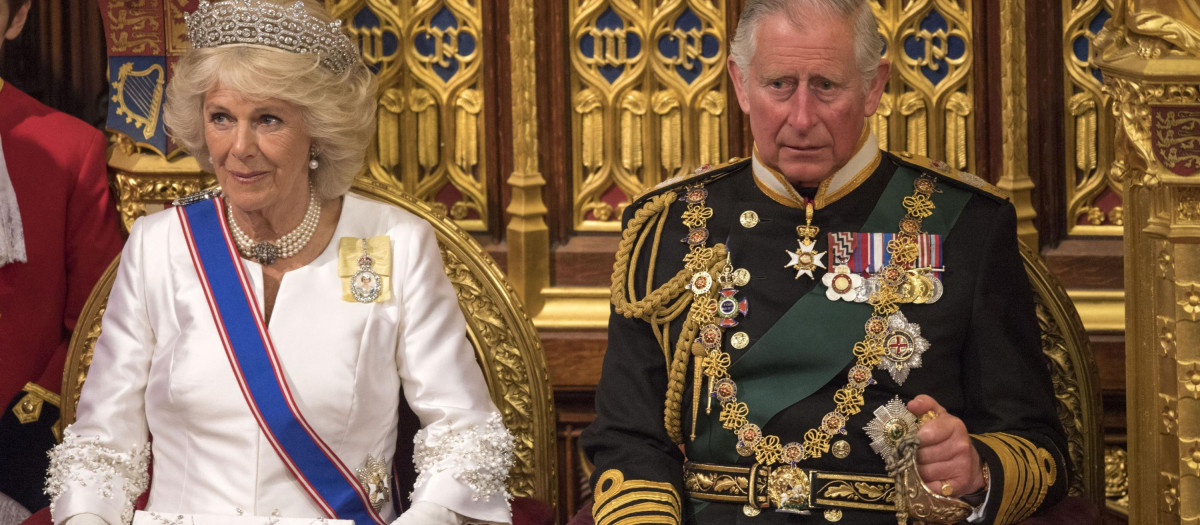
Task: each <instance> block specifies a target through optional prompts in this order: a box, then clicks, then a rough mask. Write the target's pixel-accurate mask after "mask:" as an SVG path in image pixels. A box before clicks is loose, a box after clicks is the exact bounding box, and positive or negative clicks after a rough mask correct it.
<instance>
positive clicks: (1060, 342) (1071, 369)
mask: <svg viewBox="0 0 1200 525" xmlns="http://www.w3.org/2000/svg"><path fill="white" fill-rule="evenodd" d="M1021 259H1022V260H1023V261H1024V264H1025V273H1026V275H1028V277H1029V283H1030V285H1031V286H1032V287H1033V292H1034V300H1035V301H1036V302H1037V318H1038V324H1039V325H1040V328H1041V334H1042V336H1041V342H1042V353H1043V354H1044V355H1045V357H1046V366H1048V367H1049V369H1050V378H1051V380H1052V381H1053V383H1054V395H1055V397H1056V398H1057V409H1058V418H1059V421H1061V422H1062V426H1063V430H1064V431H1065V432H1066V434H1067V445H1068V448H1069V450H1068V452H1067V456H1068V458H1067V459H1068V461H1069V462H1070V465H1071V478H1070V479H1069V480H1068V482H1069V485H1068V495H1069V496H1072V497H1079V498H1083V499H1085V500H1087V501H1088V502H1089V503H1091V504H1092V505H1094V506H1095V509H1097V510H1101V509H1104V508H1105V503H1104V429H1103V426H1102V424H1101V420H1100V418H1101V414H1102V413H1103V410H1102V407H1101V404H1100V386H1099V385H1100V379H1099V376H1098V374H1097V372H1096V362H1095V359H1094V357H1093V355H1092V350H1091V346H1090V345H1089V344H1088V338H1087V333H1086V332H1085V330H1084V328H1083V322H1082V321H1081V320H1080V319H1079V313H1078V312H1076V311H1075V306H1074V305H1073V304H1072V303H1071V299H1070V298H1069V297H1068V296H1067V292H1066V290H1065V289H1064V288H1063V286H1062V285H1061V284H1059V282H1058V279H1056V278H1055V277H1054V275H1053V274H1052V273H1050V270H1049V269H1048V268H1046V265H1045V263H1043V262H1042V259H1041V257H1039V256H1038V255H1037V254H1036V253H1034V252H1033V251H1031V250H1030V249H1029V248H1027V247H1026V246H1025V245H1024V244H1023V243H1022V244H1021Z"/></svg>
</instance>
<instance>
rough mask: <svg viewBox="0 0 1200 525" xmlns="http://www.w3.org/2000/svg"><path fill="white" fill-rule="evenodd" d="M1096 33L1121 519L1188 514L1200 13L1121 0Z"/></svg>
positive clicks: (1197, 428)
mask: <svg viewBox="0 0 1200 525" xmlns="http://www.w3.org/2000/svg"><path fill="white" fill-rule="evenodd" d="M1116 7H1117V9H1116V11H1115V13H1116V14H1115V15H1114V17H1113V19H1112V20H1110V21H1109V22H1108V23H1107V24H1106V26H1105V29H1104V31H1103V32H1102V33H1101V34H1100V35H1098V37H1097V41H1096V42H1097V45H1096V47H1097V51H1098V55H1097V56H1096V57H1095V60H1094V61H1095V63H1096V65H1097V66H1098V67H1099V68H1100V70H1101V71H1102V72H1103V76H1104V79H1105V80H1104V82H1105V87H1106V89H1107V90H1108V91H1109V94H1110V96H1111V97H1112V102H1113V114H1114V116H1115V123H1116V137H1117V141H1116V150H1115V160H1114V162H1113V165H1112V172H1113V175H1114V178H1115V179H1116V180H1118V181H1120V182H1121V183H1122V185H1123V187H1124V190H1125V202H1124V204H1125V296H1126V301H1127V303H1126V305H1127V310H1126V316H1127V318H1128V321H1127V323H1126V327H1127V328H1126V330H1127V332H1126V355H1127V356H1129V357H1128V358H1127V359H1126V366H1127V367H1128V372H1127V374H1126V377H1128V378H1129V384H1128V386H1127V403H1128V407H1129V410H1128V414H1129V418H1130V420H1129V423H1128V428H1129V430H1130V432H1129V451H1128V454H1129V459H1130V461H1129V463H1130V464H1131V465H1140V467H1138V468H1132V469H1130V470H1129V473H1128V475H1129V477H1128V482H1129V503H1130V507H1129V513H1130V516H1129V518H1130V522H1131V523H1188V524H1197V523H1200V38H1198V37H1197V35H1200V16H1198V15H1200V13H1198V12H1197V11H1196V6H1195V3H1194V2H1165V1H1162V0H1124V1H1122V2H1119V5H1118V6H1116Z"/></svg>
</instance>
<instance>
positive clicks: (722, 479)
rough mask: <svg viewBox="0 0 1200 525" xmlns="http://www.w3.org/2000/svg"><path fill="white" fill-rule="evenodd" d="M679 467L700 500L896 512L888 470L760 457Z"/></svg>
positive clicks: (759, 506)
mask: <svg viewBox="0 0 1200 525" xmlns="http://www.w3.org/2000/svg"><path fill="white" fill-rule="evenodd" d="M683 469H684V470H683V485H684V488H685V489H686V490H687V492H688V496H690V497H693V498H696V499H698V500H703V501H719V502H725V503H742V504H745V505H746V506H747V508H748V509H767V508H774V509H776V510H780V511H783V512H795V513H803V514H807V513H808V511H809V510H810V509H823V508H843V509H860V510H880V511H888V512H896V505H895V498H896V483H895V481H893V480H892V478H891V477H888V476H880V475H876V474H854V473H848V472H827V471H821V470H811V469H805V468H800V467H794V466H791V465H774V466H767V465H761V464H758V463H755V464H754V466H751V467H740V466H725V465H707V464H704V463H686V464H684V466H683Z"/></svg>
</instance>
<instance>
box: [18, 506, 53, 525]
mask: <svg viewBox="0 0 1200 525" xmlns="http://www.w3.org/2000/svg"><path fill="white" fill-rule="evenodd" d="M21 525H50V507H44V508H42V510H39V511H37V512H34V513H33V515H32V516H30V517H28V518H25V521H22V522H21Z"/></svg>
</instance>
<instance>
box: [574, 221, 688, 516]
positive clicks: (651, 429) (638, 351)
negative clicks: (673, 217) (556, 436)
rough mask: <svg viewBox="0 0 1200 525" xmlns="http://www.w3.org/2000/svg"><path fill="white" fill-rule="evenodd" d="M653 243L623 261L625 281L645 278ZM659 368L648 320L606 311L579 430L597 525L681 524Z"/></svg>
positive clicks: (678, 477) (662, 360) (663, 375)
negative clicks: (598, 366) (591, 407)
mask: <svg viewBox="0 0 1200 525" xmlns="http://www.w3.org/2000/svg"><path fill="white" fill-rule="evenodd" d="M633 208H634V206H630V209H628V210H627V211H626V217H625V224H626V228H627V230H626V232H625V234H626V236H628V235H629V234H631V233H633V232H631V231H629V230H628V228H629V222H630V218H631V217H632V216H633V215H634V214H633V213H632V212H631V210H632V209H633ZM650 222H653V221H650ZM653 240H654V239H652V238H651V239H646V242H645V245H646V246H647V248H646V249H645V250H643V251H642V253H640V254H638V255H640V256H633V255H632V254H630V255H628V257H629V259H633V260H629V259H626V260H628V261H629V264H630V266H631V268H629V269H628V272H629V274H632V275H633V276H634V279H633V280H632V282H633V283H645V282H646V280H645V276H646V275H647V272H648V269H647V268H646V265H647V264H648V262H649V255H648V253H649V252H651V251H653V250H651V249H649V246H651V245H652V244H653ZM621 257H622V256H621V254H620V252H619V253H618V260H620V259H621ZM664 264H665V262H664ZM618 265H620V263H618ZM621 273H622V272H620V271H617V272H614V281H618V282H617V284H616V285H614V286H626V283H628V282H629V281H628V280H627V276H628V274H622V275H621V276H618V275H617V274H621ZM650 273H651V274H652V273H653V272H650ZM633 288H634V290H630V292H631V294H637V296H639V297H644V292H645V289H642V286H641V284H638V285H635V286H634V287H633ZM667 366H668V365H667V361H666V357H665V355H664V352H663V350H662V346H661V345H660V344H659V340H658V338H656V337H655V333H654V328H653V327H652V326H651V325H650V323H648V322H646V321H645V320H642V319H639V318H636V317H633V316H630V317H626V316H625V315H622V314H621V313H618V312H617V309H616V308H613V309H612V311H611V313H610V320H609V330H608V349H607V351H606V353H605V356H604V367H603V371H602V374H601V378H600V384H599V385H598V387H597V390H596V421H595V422H594V423H592V424H591V426H589V427H588V429H587V430H586V431H585V432H584V435H583V444H584V450H585V452H586V454H587V456H588V458H589V459H590V460H591V461H592V463H593V464H594V465H595V473H594V474H593V477H592V487H593V489H594V498H595V504H594V506H593V508H592V512H593V516H594V517H595V520H596V523H597V524H598V525H615V524H625V523H667V524H678V523H681V521H682V501H681V494H683V491H682V478H683V455H682V453H681V452H680V449H679V447H678V445H676V444H675V443H674V442H673V441H672V440H671V438H670V437H669V436H668V435H667V432H666V429H665V426H664V423H663V421H664V409H665V397H666V392H667V377H668V376H667Z"/></svg>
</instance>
